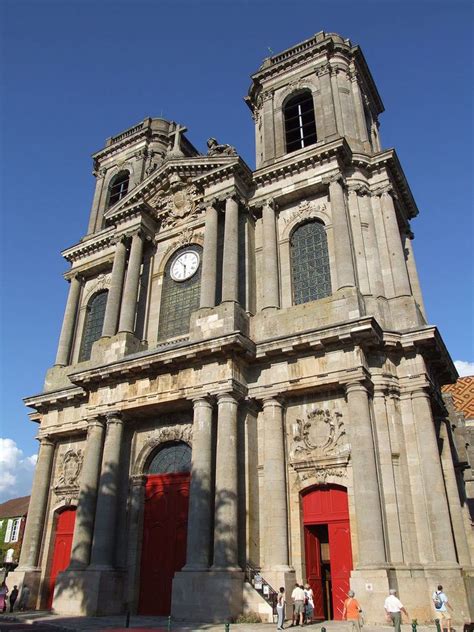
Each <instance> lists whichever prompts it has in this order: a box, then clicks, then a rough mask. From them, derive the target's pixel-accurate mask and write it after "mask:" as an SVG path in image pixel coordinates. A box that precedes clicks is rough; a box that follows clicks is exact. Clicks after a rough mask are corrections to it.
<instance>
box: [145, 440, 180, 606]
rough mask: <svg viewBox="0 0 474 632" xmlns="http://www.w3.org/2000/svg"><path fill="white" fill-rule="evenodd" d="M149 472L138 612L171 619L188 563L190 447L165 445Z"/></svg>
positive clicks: (175, 443)
mask: <svg viewBox="0 0 474 632" xmlns="http://www.w3.org/2000/svg"><path fill="white" fill-rule="evenodd" d="M145 471H146V472H147V475H146V476H147V478H146V484H145V507H144V518H143V543H142V554H141V567H140V596H139V603H138V612H139V614H144V615H169V614H170V611H171V587H172V582H173V576H174V574H175V572H176V571H180V570H181V569H182V567H183V566H184V564H185V563H186V539H187V523H188V502H189V481H190V471H191V448H190V446H189V445H188V444H187V443H185V442H183V441H168V442H166V443H163V444H161V445H160V446H158V449H157V450H155V451H154V452H153V453H152V454H151V455H150V458H149V459H148V463H147V466H146V468H145Z"/></svg>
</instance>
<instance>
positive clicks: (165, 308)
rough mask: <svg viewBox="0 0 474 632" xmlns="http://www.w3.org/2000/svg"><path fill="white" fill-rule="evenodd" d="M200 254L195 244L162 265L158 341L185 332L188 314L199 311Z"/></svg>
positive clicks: (187, 324) (189, 316) (200, 250)
mask: <svg viewBox="0 0 474 632" xmlns="http://www.w3.org/2000/svg"><path fill="white" fill-rule="evenodd" d="M201 253H202V248H201V246H199V245H197V244H190V245H189V246H183V247H182V248H180V249H179V250H177V251H176V252H175V253H174V255H173V256H172V257H171V258H170V260H169V261H168V263H167V264H166V268H165V274H164V278H163V290H162V294H161V308H160V324H159V327H158V339H159V340H164V339H166V338H172V337H174V336H179V335H181V334H185V333H187V332H188V331H189V320H190V318H191V312H194V311H195V310H196V309H198V308H199V295H200V292H201Z"/></svg>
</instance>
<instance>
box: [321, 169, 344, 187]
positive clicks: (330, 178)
mask: <svg viewBox="0 0 474 632" xmlns="http://www.w3.org/2000/svg"><path fill="white" fill-rule="evenodd" d="M322 183H323V184H328V185H331V184H339V185H340V186H345V184H346V182H345V179H344V176H343V175H342V173H341V172H340V171H333V172H332V173H328V174H326V175H325V176H323V178H322Z"/></svg>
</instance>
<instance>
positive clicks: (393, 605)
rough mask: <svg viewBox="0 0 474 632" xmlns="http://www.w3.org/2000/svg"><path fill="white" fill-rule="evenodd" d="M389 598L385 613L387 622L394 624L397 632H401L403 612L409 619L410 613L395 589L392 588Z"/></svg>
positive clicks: (386, 600)
mask: <svg viewBox="0 0 474 632" xmlns="http://www.w3.org/2000/svg"><path fill="white" fill-rule="evenodd" d="M389 593H390V594H389V596H388V597H387V599H385V604H384V608H385V612H386V614H387V620H389V621H391V622H392V623H393V627H394V628H395V632H401V628H400V624H401V622H402V612H403V614H404V615H405V616H406V617H408V612H407V611H406V610H405V607H404V605H403V604H402V602H401V601H400V599H399V598H398V597H397V591H396V590H395V588H390V590H389Z"/></svg>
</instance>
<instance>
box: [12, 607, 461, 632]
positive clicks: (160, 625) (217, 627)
mask: <svg viewBox="0 0 474 632" xmlns="http://www.w3.org/2000/svg"><path fill="white" fill-rule="evenodd" d="M322 627H324V628H326V631H327V632H352V625H351V624H350V623H346V622H345V621H324V622H318V623H313V624H310V625H305V626H304V628H305V629H307V630H308V632H321V628H322ZM27 629H32V630H33V632H100V631H102V630H107V632H122V631H123V632H127V630H128V629H135V630H140V631H141V632H169V631H171V632H199V631H202V632H227V630H228V632H265V631H267V632H270V630H276V624H274V623H231V624H230V625H229V627H228V628H227V627H226V624H224V623H219V624H216V623H191V622H186V621H168V617H146V616H132V617H131V618H130V627H129V628H126V627H125V617H124V616H113V617H66V616H61V615H57V614H52V613H51V612H49V611H30V612H18V613H13V614H11V615H9V614H6V613H5V614H3V615H2V614H0V631H1V632H8V631H9V630H11V631H12V632H14V630H27ZM285 629H288V630H289V629H290V624H289V622H288V621H287V622H286V624H285ZM291 629H292V630H295V632H296V630H297V629H301V628H296V627H295V628H291ZM392 630H393V627H392V626H383V625H381V626H368V625H367V626H364V628H363V631H364V632H390V631H392ZM402 632H412V627H411V625H402ZM417 632H436V628H435V626H422V625H420V626H418V627H417ZM453 632H462V627H459V628H458V630H457V631H455V630H454V629H453Z"/></svg>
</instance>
